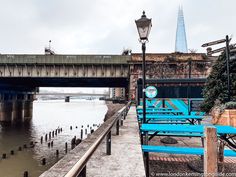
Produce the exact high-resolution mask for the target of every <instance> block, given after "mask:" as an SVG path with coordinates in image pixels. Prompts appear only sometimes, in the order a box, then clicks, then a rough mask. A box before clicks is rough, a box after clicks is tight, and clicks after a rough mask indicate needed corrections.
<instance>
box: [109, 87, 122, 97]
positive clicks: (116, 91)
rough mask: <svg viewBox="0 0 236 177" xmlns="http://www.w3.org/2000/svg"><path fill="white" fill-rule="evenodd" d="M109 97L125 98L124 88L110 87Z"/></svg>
mask: <svg viewBox="0 0 236 177" xmlns="http://www.w3.org/2000/svg"><path fill="white" fill-rule="evenodd" d="M110 98H125V88H110Z"/></svg>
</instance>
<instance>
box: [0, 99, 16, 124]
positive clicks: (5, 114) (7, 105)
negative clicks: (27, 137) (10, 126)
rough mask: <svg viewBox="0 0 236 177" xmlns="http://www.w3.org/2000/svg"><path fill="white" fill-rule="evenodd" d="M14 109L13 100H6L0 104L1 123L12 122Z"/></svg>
mask: <svg viewBox="0 0 236 177" xmlns="http://www.w3.org/2000/svg"><path fill="white" fill-rule="evenodd" d="M12 107H13V102H12V101H11V100H4V101H1V102H0V122H11V120H12Z"/></svg>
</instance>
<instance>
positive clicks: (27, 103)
mask: <svg viewBox="0 0 236 177" xmlns="http://www.w3.org/2000/svg"><path fill="white" fill-rule="evenodd" d="M1 98H2V99H1V101H0V122H8V123H9V122H11V123H15V122H27V121H29V120H31V119H32V112H33V95H32V94H6V93H4V94H1Z"/></svg>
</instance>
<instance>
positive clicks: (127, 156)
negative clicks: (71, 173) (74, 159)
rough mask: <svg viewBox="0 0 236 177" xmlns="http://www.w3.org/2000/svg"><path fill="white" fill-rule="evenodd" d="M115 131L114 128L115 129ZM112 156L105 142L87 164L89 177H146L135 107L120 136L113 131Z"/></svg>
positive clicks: (129, 114) (127, 118) (130, 112)
mask: <svg viewBox="0 0 236 177" xmlns="http://www.w3.org/2000/svg"><path fill="white" fill-rule="evenodd" d="M113 129H114V128H113ZM111 142H112V143H111V155H106V152H105V149H106V143H105V141H103V143H102V144H100V146H99V148H98V149H97V150H96V151H95V153H94V155H93V156H92V157H91V159H90V161H89V162H88V163H87V176H93V177H144V176H145V170H144V163H143V156H142V149H141V144H140V138H139V127H138V122H137V115H136V109H135V106H131V108H130V110H129V112H128V114H127V117H126V119H125V120H124V123H123V126H121V127H120V134H119V135H115V130H113V131H112V138H111Z"/></svg>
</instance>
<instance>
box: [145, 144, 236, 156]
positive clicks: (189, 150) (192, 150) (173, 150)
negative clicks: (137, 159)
mask: <svg viewBox="0 0 236 177" xmlns="http://www.w3.org/2000/svg"><path fill="white" fill-rule="evenodd" d="M142 150H143V152H157V153H168V154H184V155H204V148H201V147H173V146H152V145H142ZM224 156H226V157H230V156H231V157H236V152H235V151H233V150H230V149H225V150H224Z"/></svg>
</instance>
